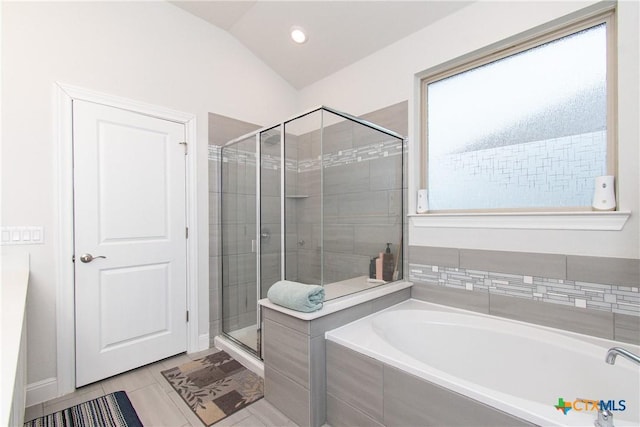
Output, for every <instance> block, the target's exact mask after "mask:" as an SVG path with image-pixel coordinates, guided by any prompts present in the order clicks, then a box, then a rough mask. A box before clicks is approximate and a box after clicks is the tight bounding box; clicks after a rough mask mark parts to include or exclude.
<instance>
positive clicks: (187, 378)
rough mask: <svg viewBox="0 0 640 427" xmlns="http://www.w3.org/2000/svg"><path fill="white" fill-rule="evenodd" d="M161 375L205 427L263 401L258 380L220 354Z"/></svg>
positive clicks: (234, 361) (259, 379)
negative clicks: (257, 401)
mask: <svg viewBox="0 0 640 427" xmlns="http://www.w3.org/2000/svg"><path fill="white" fill-rule="evenodd" d="M162 375H164V377H165V378H166V379H167V381H169V383H170V384H171V386H172V387H173V388H174V389H175V390H176V391H177V392H178V394H179V395H180V397H182V399H183V400H184V401H185V402H186V403H187V405H189V407H190V408H191V410H192V411H193V412H194V413H195V414H196V415H197V416H198V418H200V420H202V422H203V423H204V424H205V425H207V426H210V425H211V424H213V423H215V422H218V421H220V420H221V419H223V418H226V417H228V416H229V415H231V414H233V413H234V412H236V411H238V410H240V409H242V408H244V407H245V406H247V405H249V404H250V403H253V402H255V401H256V400H259V399H261V398H262V397H264V392H263V382H262V378H260V377H259V376H258V375H256V374H254V373H253V372H251V371H250V370H248V369H247V368H245V367H244V366H242V365H241V364H240V363H238V361H236V360H235V359H234V358H232V357H231V356H229V355H228V354H227V353H225V352H224V351H219V352H217V353H213V354H210V355H208V356H206V357H203V358H202V359H197V360H194V361H193V362H189V363H185V364H184V365H180V366H178V367H176V368H173V369H168V370H166V371H162Z"/></svg>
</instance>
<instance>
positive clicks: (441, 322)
mask: <svg viewBox="0 0 640 427" xmlns="http://www.w3.org/2000/svg"><path fill="white" fill-rule="evenodd" d="M325 337H326V339H327V340H329V341H333V342H334V343H336V344H339V345H342V346H344V347H347V348H349V349H351V350H355V351H357V352H359V353H362V354H365V355H367V356H370V357H372V358H374V359H377V360H378V361H380V362H382V363H383V364H386V365H390V366H392V367H395V368H398V369H401V370H402V371H404V372H407V373H409V374H411V375H413V376H416V377H419V378H421V379H422V380H426V381H428V382H430V383H434V384H437V385H439V386H441V387H444V388H446V389H448V390H450V391H453V392H456V393H459V394H462V395H463V396H466V397H468V398H471V399H474V400H476V401H478V402H481V403H484V404H486V405H488V406H490V407H493V408H495V409H497V410H499V411H502V412H505V413H507V414H510V415H512V416H514V417H518V418H521V419H523V420H525V421H528V422H531V423H534V424H538V425H558V426H561V425H562V426H564V425H571V426H573V425H575V426H593V421H594V420H595V418H596V416H597V412H596V411H593V410H592V407H593V405H591V408H589V404H585V403H580V402H578V403H575V407H574V408H573V409H572V410H569V411H568V412H567V414H564V413H563V412H562V411H560V410H558V409H556V408H555V405H558V399H559V398H563V399H564V402H576V401H577V400H578V399H588V400H594V401H600V400H603V401H605V402H606V403H608V404H611V403H612V404H613V405H614V406H613V407H610V408H617V409H618V410H616V411H613V413H614V424H615V425H616V426H639V425H640V366H638V365H635V364H633V363H632V362H630V361H628V360H626V359H623V358H622V357H620V356H619V357H618V358H617V360H616V364H615V365H608V364H607V363H605V361H604V359H605V354H606V352H607V350H608V348H610V347H613V346H616V345H617V346H622V347H625V348H627V349H629V350H630V351H632V352H635V353H637V352H638V347H637V346H634V345H630V344H626V343H619V342H615V341H610V340H605V339H599V338H594V337H590V336H586V335H581V334H577V333H572V332H566V331H561V330H557V329H552V328H547V327H542V326H536V325H531V324H527V323H523V322H518V321H512V320H507V319H503V318H499V317H494V316H489V315H484V314H478V313H473V312H469V311H465V310H458V309H454V308H450V307H445V306H440V305H437V304H431V303H426V302H422V301H418V300H413V299H410V300H407V301H404V302H402V303H400V304H397V305H395V306H393V307H390V308H388V309H386V310H383V311H380V312H378V313H375V314H373V315H370V316H368V317H365V318H362V319H360V320H358V321H355V322H353V323H350V324H348V325H346V326H343V327H341V328H338V329H334V330H332V331H329V332H327V333H326V335H325ZM345 375H348V373H345ZM609 401H614V402H609ZM621 401H624V402H621ZM621 405H623V406H624V407H625V409H624V410H620V409H622V406H621Z"/></svg>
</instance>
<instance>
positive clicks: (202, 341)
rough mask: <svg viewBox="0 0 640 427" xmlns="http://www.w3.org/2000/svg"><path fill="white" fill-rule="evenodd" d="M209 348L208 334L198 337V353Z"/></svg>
mask: <svg viewBox="0 0 640 427" xmlns="http://www.w3.org/2000/svg"><path fill="white" fill-rule="evenodd" d="M208 348H209V332H207V333H206V334H200V335H199V336H198V351H203V350H207V349H208Z"/></svg>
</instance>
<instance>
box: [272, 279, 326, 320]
mask: <svg viewBox="0 0 640 427" xmlns="http://www.w3.org/2000/svg"><path fill="white" fill-rule="evenodd" d="M267 298H269V301H271V302H272V303H274V304H278V305H281V306H283V307H287V308H290V309H291V310H296V311H303V312H305V313H309V312H312V311H316V310H320V309H321V308H322V302H323V301H324V288H323V287H322V286H320V285H305V284H304V283H298V282H291V281H289V280H280V281H278V282H276V283H274V284H273V285H272V286H271V287H270V288H269V291H268V292H267Z"/></svg>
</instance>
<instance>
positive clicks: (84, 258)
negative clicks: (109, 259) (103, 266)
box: [80, 254, 106, 262]
mask: <svg viewBox="0 0 640 427" xmlns="http://www.w3.org/2000/svg"><path fill="white" fill-rule="evenodd" d="M96 258H106V256H102V255H99V256H93V255H91V254H84V255H82V256H81V257H80V261H82V262H91V261H93V260H94V259H96Z"/></svg>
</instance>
